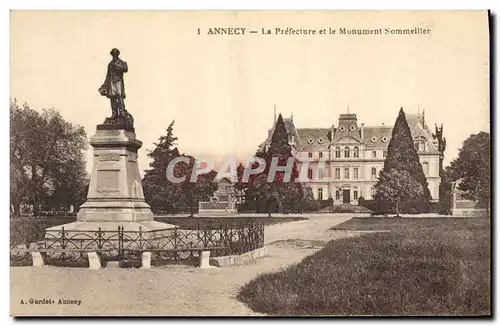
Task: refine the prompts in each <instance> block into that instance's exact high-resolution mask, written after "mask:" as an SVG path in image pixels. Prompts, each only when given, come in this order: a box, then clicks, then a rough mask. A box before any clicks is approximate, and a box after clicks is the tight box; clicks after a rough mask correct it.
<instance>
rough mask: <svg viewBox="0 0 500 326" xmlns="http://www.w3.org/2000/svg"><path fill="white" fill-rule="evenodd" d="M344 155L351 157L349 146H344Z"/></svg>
mask: <svg viewBox="0 0 500 326" xmlns="http://www.w3.org/2000/svg"><path fill="white" fill-rule="evenodd" d="M344 157H349V147H347V146H346V147H345V148H344Z"/></svg>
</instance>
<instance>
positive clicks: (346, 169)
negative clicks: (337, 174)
mask: <svg viewBox="0 0 500 326" xmlns="http://www.w3.org/2000/svg"><path fill="white" fill-rule="evenodd" d="M344 178H346V179H349V168H345V169H344Z"/></svg>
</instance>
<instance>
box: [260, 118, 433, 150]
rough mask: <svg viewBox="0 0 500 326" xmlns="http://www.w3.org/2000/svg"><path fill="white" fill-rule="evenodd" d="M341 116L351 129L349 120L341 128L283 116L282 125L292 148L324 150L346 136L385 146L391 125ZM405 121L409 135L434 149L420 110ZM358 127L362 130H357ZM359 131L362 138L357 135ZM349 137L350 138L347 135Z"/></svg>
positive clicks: (370, 146) (376, 146)
mask: <svg viewBox="0 0 500 326" xmlns="http://www.w3.org/2000/svg"><path fill="white" fill-rule="evenodd" d="M341 118H342V119H344V120H349V121H351V120H352V121H353V122H352V124H355V125H354V130H349V127H350V125H351V122H348V125H345V127H344V128H341V129H343V130H339V128H333V135H332V128H296V127H295V125H294V122H293V119H292V118H284V119H283V121H284V122H285V127H286V130H287V132H288V134H289V135H293V136H294V141H295V145H294V148H295V150H297V151H320V150H328V148H329V146H330V145H332V146H335V144H336V143H339V144H340V143H346V142H348V141H346V140H347V139H348V138H349V139H350V140H351V142H353V143H356V142H359V143H363V144H364V145H365V148H366V149H386V148H387V146H388V145H389V142H390V141H391V136H392V126H385V125H382V126H363V125H362V126H358V125H357V123H356V122H355V121H356V120H355V119H356V115H355V114H341ZM406 121H407V122H408V126H409V128H410V131H411V134H412V137H413V138H414V139H415V138H416V137H423V138H425V139H426V142H427V148H429V149H430V151H431V152H437V147H436V144H435V143H434V141H433V137H432V132H431V131H430V129H429V127H428V126H427V124H426V123H425V120H424V119H423V116H421V115H420V114H407V115H406ZM274 128H275V123H274V124H273V127H272V129H271V130H269V132H268V137H267V139H266V141H265V142H264V143H263V144H261V146H263V145H265V144H269V143H270V142H271V138H272V135H273V133H274ZM361 130H362V132H361ZM361 134H362V136H363V137H362V138H361ZM351 138H352V139H351Z"/></svg>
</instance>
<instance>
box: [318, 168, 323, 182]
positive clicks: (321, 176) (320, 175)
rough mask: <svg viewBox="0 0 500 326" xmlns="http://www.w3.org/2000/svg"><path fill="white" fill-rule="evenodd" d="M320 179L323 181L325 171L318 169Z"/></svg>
mask: <svg viewBox="0 0 500 326" xmlns="http://www.w3.org/2000/svg"><path fill="white" fill-rule="evenodd" d="M318 178H319V179H320V180H321V179H323V169H321V168H320V169H318Z"/></svg>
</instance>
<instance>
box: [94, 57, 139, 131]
mask: <svg viewBox="0 0 500 326" xmlns="http://www.w3.org/2000/svg"><path fill="white" fill-rule="evenodd" d="M110 54H111V56H112V57H113V59H111V62H110V63H109V64H108V71H107V73H106V79H105V80H104V83H103V84H102V86H101V87H99V93H100V94H101V95H102V96H106V97H107V98H109V100H110V102H111V112H112V115H111V117H109V118H106V120H105V122H104V123H105V124H115V123H124V124H128V125H130V126H132V125H133V118H132V116H131V115H130V114H129V113H128V112H127V110H126V109H125V102H124V99H125V97H126V95H125V83H124V82H123V74H124V73H126V72H128V66H127V63H126V62H125V61H123V60H121V59H120V58H119V55H120V51H119V50H118V49H116V48H114V49H112V50H111V52H110Z"/></svg>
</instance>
